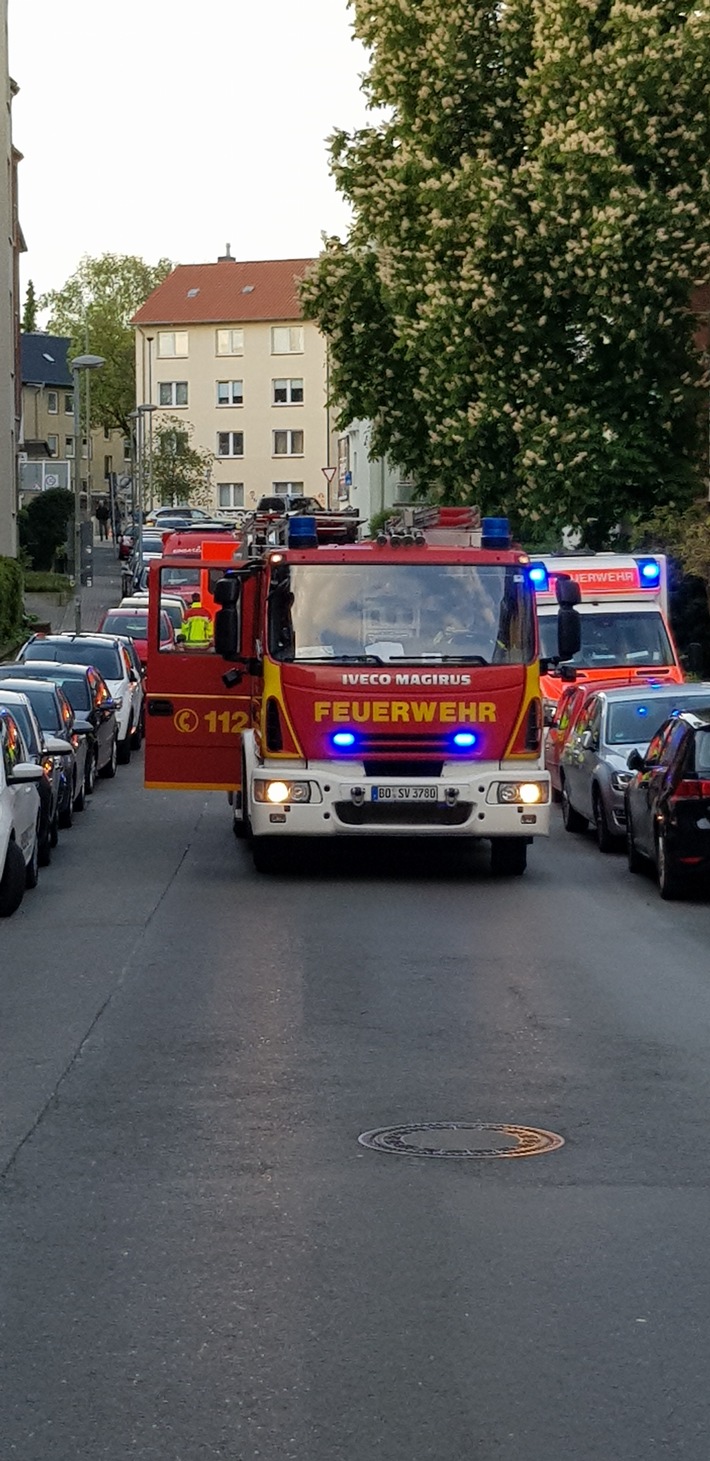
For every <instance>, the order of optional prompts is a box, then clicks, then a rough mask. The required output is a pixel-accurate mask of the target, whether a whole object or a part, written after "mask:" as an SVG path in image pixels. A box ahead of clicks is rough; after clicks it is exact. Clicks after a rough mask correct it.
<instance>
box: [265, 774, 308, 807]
mask: <svg viewBox="0 0 710 1461" xmlns="http://www.w3.org/2000/svg"><path fill="white" fill-rule="evenodd" d="M310 799H311V786H310V782H308V781H281V780H280V779H279V780H274V781H258V780H257V781H255V782H254V801H256V802H270V803H271V805H272V806H277V807H278V806H283V805H284V803H285V802H309V801H310Z"/></svg>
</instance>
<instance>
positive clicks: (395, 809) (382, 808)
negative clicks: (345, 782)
mask: <svg viewBox="0 0 710 1461" xmlns="http://www.w3.org/2000/svg"><path fill="white" fill-rule="evenodd" d="M335 815H336V817H337V818H338V821H339V822H342V823H343V824H344V825H345V826H346V827H461V826H463V823H464V822H466V821H468V818H469V817H470V815H471V803H470V802H457V803H456V806H453V807H447V806H444V805H443V804H441V805H440V804H437V805H435V806H433V805H432V804H431V803H430V804H429V805H428V806H426V805H424V804H423V803H422V802H398V803H397V804H396V806H391V805H389V804H388V803H387V802H382V803H379V802H363V803H362V805H361V806H359V807H356V806H355V805H354V804H353V803H352V802H336V803H335Z"/></svg>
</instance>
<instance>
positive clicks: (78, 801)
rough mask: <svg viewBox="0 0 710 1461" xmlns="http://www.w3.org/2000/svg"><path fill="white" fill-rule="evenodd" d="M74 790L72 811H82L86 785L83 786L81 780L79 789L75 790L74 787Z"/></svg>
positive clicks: (84, 803)
mask: <svg viewBox="0 0 710 1461" xmlns="http://www.w3.org/2000/svg"><path fill="white" fill-rule="evenodd" d="M75 792H76V794H75V797H74V811H75V812H83V810H84V807H85V806H86V787H85V785H84V783H83V781H82V783H81V786H80V787H79V790H78V791H76V788H75Z"/></svg>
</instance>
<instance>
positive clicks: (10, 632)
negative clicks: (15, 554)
mask: <svg viewBox="0 0 710 1461" xmlns="http://www.w3.org/2000/svg"><path fill="white" fill-rule="evenodd" d="M22 591H23V578H22V569H21V567H20V565H19V563H18V562H17V559H16V558H0V644H5V643H6V642H7V641H8V640H11V639H14V638H16V637H17V635H18V634H19V632H20V630H21V629H22V616H23V613H24V604H23V601H22Z"/></svg>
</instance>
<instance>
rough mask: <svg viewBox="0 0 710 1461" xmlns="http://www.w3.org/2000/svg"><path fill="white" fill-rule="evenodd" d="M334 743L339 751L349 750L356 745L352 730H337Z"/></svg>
mask: <svg viewBox="0 0 710 1461" xmlns="http://www.w3.org/2000/svg"><path fill="white" fill-rule="evenodd" d="M333 745H334V746H337V748H338V750H339V751H348V750H349V749H350V747H351V746H354V745H355V737H354V735H353V733H352V731H336V732H335V735H334V736H333Z"/></svg>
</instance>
